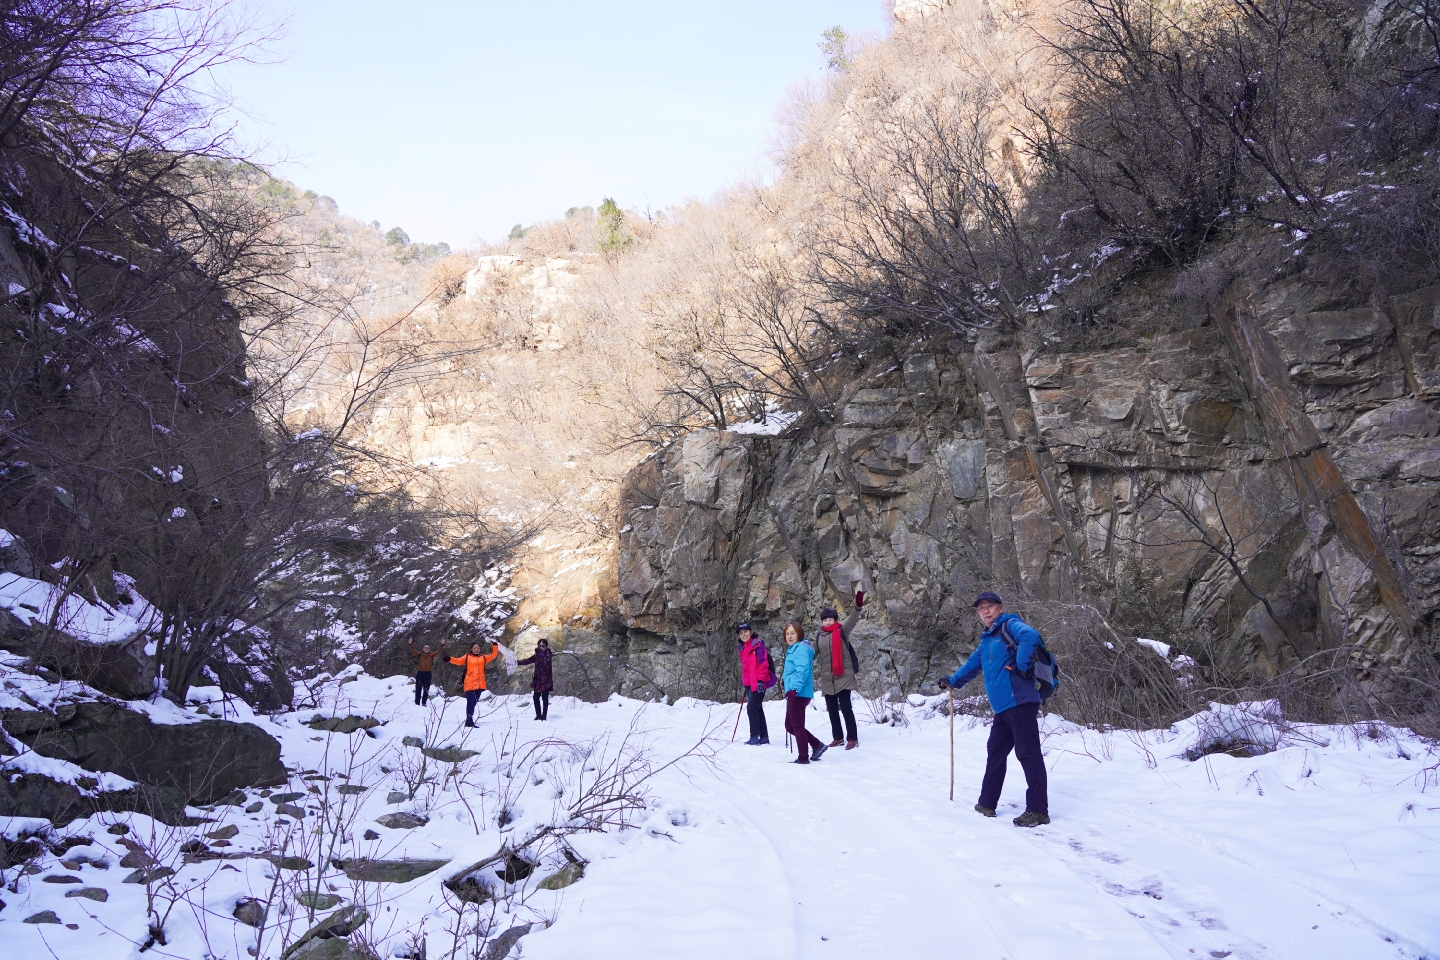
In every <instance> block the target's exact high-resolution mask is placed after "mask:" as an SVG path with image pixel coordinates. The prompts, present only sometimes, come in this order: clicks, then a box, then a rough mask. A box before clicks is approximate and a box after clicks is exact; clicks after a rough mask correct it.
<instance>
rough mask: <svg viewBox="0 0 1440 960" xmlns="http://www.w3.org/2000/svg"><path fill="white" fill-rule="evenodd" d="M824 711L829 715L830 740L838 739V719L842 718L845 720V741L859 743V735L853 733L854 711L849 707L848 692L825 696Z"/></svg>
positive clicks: (843, 691) (842, 691)
mask: <svg viewBox="0 0 1440 960" xmlns="http://www.w3.org/2000/svg"><path fill="white" fill-rule="evenodd" d="M825 711H826V712H827V713H829V714H830V734H831V737H830V739H831V740H839V739H840V718H841V717H842V716H843V717H844V718H845V739H846V740H853V741H855V742H857V743H858V742H859V740H860V735H859V734H858V733H856V732H855V711H854V710H853V709H851V707H850V691H849V690H841V691H840V692H839V693H827V694H825Z"/></svg>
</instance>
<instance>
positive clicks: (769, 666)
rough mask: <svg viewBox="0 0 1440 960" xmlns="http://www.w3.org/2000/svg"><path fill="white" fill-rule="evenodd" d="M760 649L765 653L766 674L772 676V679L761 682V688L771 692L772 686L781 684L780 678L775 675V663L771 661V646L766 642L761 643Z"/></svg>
mask: <svg viewBox="0 0 1440 960" xmlns="http://www.w3.org/2000/svg"><path fill="white" fill-rule="evenodd" d="M760 649H761V650H764V651H765V672H766V673H768V674H770V679H769V680H763V681H761V686H762V687H763V688H764V689H766V690H769V689H770V688H771V687H772V686H774V685H775V684H776V683H778V682H779V680H778V678H777V677H776V675H775V661H774V660H771V659H770V645H769V644H767V643H766V642H765V641H764V640H761V641H760Z"/></svg>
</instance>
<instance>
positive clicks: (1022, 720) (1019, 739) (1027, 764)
mask: <svg viewBox="0 0 1440 960" xmlns="http://www.w3.org/2000/svg"><path fill="white" fill-rule="evenodd" d="M985 750H986V758H985V779H984V780H982V781H981V783H980V806H982V807H989V808H990V809H991V810H994V809H995V808H996V807H997V806H998V805H999V804H1000V788H1001V787H1003V786H1004V785H1005V762H1006V760H1008V759H1009V757H1010V751H1011V750H1014V751H1015V756H1016V758H1017V759H1019V761H1020V769H1021V770H1024V771H1025V809H1026V810H1033V811H1035V812H1036V813H1043V814H1046V815H1047V816H1048V815H1049V813H1050V794H1049V787H1048V785H1047V784H1046V779H1045V758H1044V757H1043V756H1041V755H1040V704H1038V703H1022V704H1020V705H1019V706H1018V707H1011V708H1010V709H1009V710H1005V711H1002V712H1000V713H997V714H995V720H994V721H993V722H992V723H991V724H990V740H989V742H988V743H987V744H986V745H985Z"/></svg>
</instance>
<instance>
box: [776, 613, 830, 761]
mask: <svg viewBox="0 0 1440 960" xmlns="http://www.w3.org/2000/svg"><path fill="white" fill-rule="evenodd" d="M814 667H815V648H814V647H812V646H811V645H810V641H808V640H806V639H805V633H804V631H802V630H801V629H800V624H798V623H791V624H788V625H787V626H786V627H785V671H784V674H783V675H782V677H781V679H782V680H783V682H784V684H785V730H786V732H787V733H789V734H790V735H791V736H793V737H794V738H795V742H796V743H797V744H799V747H800V756H799V758H798V759H796V760H795V761H794V762H795V763H809V762H810V754H811V752H812V751H813V753H814V755H815V759H816V760H819V759H820V755H821V754H823V753H824V752H825V750H826V747H825V744H823V743H821V742H820V738H819V737H817V736H815V734H813V733H811V732H810V731H809V730H806V729H805V708H806V707H808V706H810V701H811V700H813V699H814V698H815V679H814V675H813V673H812V672H811V671H812V670H813V669H814Z"/></svg>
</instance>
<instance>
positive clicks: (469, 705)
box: [465, 690, 485, 726]
mask: <svg viewBox="0 0 1440 960" xmlns="http://www.w3.org/2000/svg"><path fill="white" fill-rule="evenodd" d="M484 692H485V691H484V690H466V691H465V722H466V723H468V724H470V725H471V726H474V725H475V704H477V703H479V702H480V694H482V693H484Z"/></svg>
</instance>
